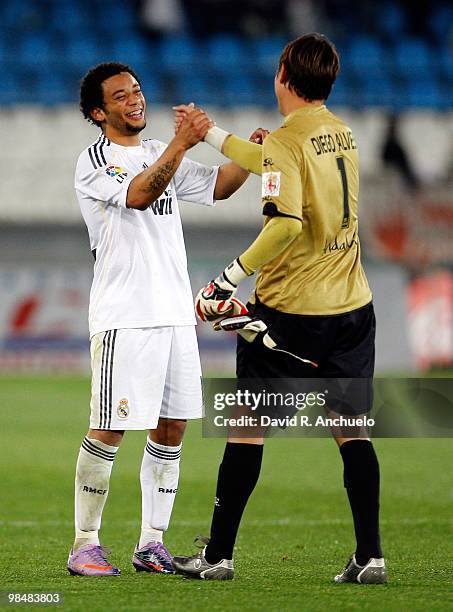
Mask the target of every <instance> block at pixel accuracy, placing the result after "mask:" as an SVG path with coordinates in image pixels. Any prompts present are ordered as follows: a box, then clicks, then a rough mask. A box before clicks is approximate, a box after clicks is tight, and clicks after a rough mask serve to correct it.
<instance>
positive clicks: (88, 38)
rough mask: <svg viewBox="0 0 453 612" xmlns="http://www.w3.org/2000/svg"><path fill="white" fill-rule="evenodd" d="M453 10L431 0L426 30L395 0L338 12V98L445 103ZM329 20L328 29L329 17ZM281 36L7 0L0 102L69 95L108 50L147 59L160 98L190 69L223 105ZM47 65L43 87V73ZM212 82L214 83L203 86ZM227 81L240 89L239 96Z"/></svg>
mask: <svg viewBox="0 0 453 612" xmlns="http://www.w3.org/2000/svg"><path fill="white" fill-rule="evenodd" d="M322 4H323V3H321V5H322ZM325 4H326V5H327V4H328V3H325ZM43 9H44V10H43ZM452 15H453V9H452V8H451V6H450V5H449V4H447V3H436V2H434V3H433V8H432V11H431V13H430V16H429V19H428V21H427V23H426V36H421V35H418V36H416V35H414V34H413V33H412V32H411V31H410V19H408V15H407V12H405V9H404V7H403V5H402V4H400V3H397V2H388V3H384V4H383V5H382V6H380V9H379V11H377V12H376V19H375V21H374V22H373V28H371V29H370V27H368V26H367V21H366V20H365V21H363V22H361V21H360V20H359V19H358V17H357V16H355V15H354V14H353V12H351V14H350V15H349V18H347V16H345V17H344V20H343V21H344V22H346V23H348V22H350V23H351V25H353V26H354V30H353V31H354V35H353V36H351V35H350V33H349V32H348V33H347V35H346V33H345V32H343V33H342V32H340V31H339V33H338V46H339V48H340V51H341V52H342V58H343V66H344V73H345V75H346V76H345V80H344V81H343V82H342V83H341V85H338V87H337V91H336V98H337V100H338V103H339V104H343V103H344V102H347V100H348V99H350V98H354V100H355V102H354V103H355V104H357V105H361V104H363V105H366V106H377V107H386V108H394V109H399V108H401V107H402V106H403V105H404V106H412V107H414V108H438V109H440V110H445V109H447V108H451V93H452V89H453V50H452V47H451V45H450V46H449V44H448V40H449V36H451V23H452ZM368 25H369V24H368ZM328 29H329V28H327V30H328ZM331 29H332V30H333V31H334V32H335V25H332V26H331ZM402 32H403V34H401V33H402ZM334 38H335V36H334ZM284 42H285V39H284V38H282V37H281V36H265V37H255V38H253V39H250V38H246V37H245V36H240V35H239V33H237V32H236V33H234V34H232V33H228V32H225V33H222V32H219V33H216V34H212V35H211V36H209V35H208V36H205V37H204V38H203V39H200V38H197V37H195V36H194V35H192V34H191V33H190V31H185V32H183V33H181V34H177V35H174V36H169V35H168V36H165V35H164V36H158V35H156V36H152V37H150V36H149V35H147V34H146V32H145V29H144V28H143V27H141V24H140V20H139V16H138V13H137V12H136V11H135V8H134V3H133V2H130V3H124V2H120V1H119V0H111V1H110V2H109V3H108V4H107V3H106V2H105V1H103V0H93V1H91V2H89V1H88V0H78V1H75V2H57V1H56V0H44V1H42V2H37V1H36V0H23V1H21V2H9V1H5V2H3V3H2V21H1V23H0V60H1V61H2V66H3V68H4V75H5V86H4V89H3V91H2V93H1V94H0V104H2V105H7V104H20V103H37V104H44V105H46V104H49V105H55V104H60V103H65V102H68V103H69V102H71V103H73V102H74V101H75V100H76V95H77V92H76V88H74V87H72V88H71V87H70V86H68V83H69V82H70V81H71V80H73V81H76V82H77V81H78V80H79V79H80V76H81V75H82V73H83V72H84V71H85V70H86V68H87V66H90V65H93V64H95V63H97V62H99V61H102V60H105V59H109V58H111V59H117V60H122V61H126V60H127V61H128V62H129V63H130V64H131V65H134V66H135V65H138V66H140V68H141V72H142V74H145V70H144V69H145V68H146V73H148V74H149V73H152V79H153V84H155V83H159V86H158V96H157V97H158V99H159V101H162V102H164V103H171V102H173V100H174V95H175V91H176V92H185V91H186V90H187V83H188V82H189V80H190V75H193V77H195V75H197V79H196V86H197V87H200V95H201V98H202V100H203V103H204V104H218V103H219V99H222V105H223V106H241V105H244V104H246V105H247V104H250V103H252V102H253V100H254V98H256V94H255V95H254V89H255V91H256V87H257V82H258V83H259V82H270V81H271V79H272V78H273V75H274V72H275V65H276V60H277V58H278V56H279V53H280V51H281V49H282V46H283V44H284ZM49 67H51V69H52V70H51V72H52V74H53V77H52V84H51V86H50V87H49V86H48V85H46V84H45V82H44V81H45V80H46V79H47V78H48V74H49ZM252 69H253V71H254V74H253V75H252V74H251V70H252ZM239 73H240V74H239ZM147 78H148V79H149V78H150V77H147ZM213 81H214V82H215V87H210V86H209V82H213ZM206 82H207V86H206V87H205V83H206ZM232 85H233V86H236V87H237V88H238V89H237V92H238V95H237V96H235V95H234V94H232V91H231V86H232ZM379 86H381V87H382V89H381V90H379ZM24 90H25V91H24ZM56 90H58V91H56ZM261 90H262V91H264V87H263V88H260V87H259V86H258V92H259V103H260V104H261V105H265V106H272V105H273V102H274V101H273V97H272V96H269V95H264V94H263V95H261ZM399 90H401V94H402V96H403V98H402V97H401V96H400V95H399ZM352 94H354V95H352Z"/></svg>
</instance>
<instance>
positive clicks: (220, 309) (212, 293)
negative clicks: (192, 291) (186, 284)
mask: <svg viewBox="0 0 453 612" xmlns="http://www.w3.org/2000/svg"><path fill="white" fill-rule="evenodd" d="M247 276H248V274H247V273H246V272H245V270H244V269H243V268H242V266H241V264H240V262H239V259H235V260H234V261H233V262H231V263H230V265H229V266H227V267H226V268H225V270H224V271H223V272H222V273H221V274H220V275H219V276H218V277H217V278H215V279H214V280H212V281H211V282H210V283H209V284H208V285H206V286H205V287H202V288H201V289H200V291H199V292H198V294H197V297H196V298H195V311H196V313H197V316H198V318H199V319H200V320H201V321H211V322H214V321H219V320H220V319H222V318H224V317H226V316H233V315H240V314H246V313H247V307H246V306H245V304H243V303H242V302H241V301H240V300H238V299H237V298H235V297H234V294H235V293H236V291H237V287H238V284H239V283H240V282H241V281H242V280H244V278H247Z"/></svg>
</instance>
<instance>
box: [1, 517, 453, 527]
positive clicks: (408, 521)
mask: <svg viewBox="0 0 453 612" xmlns="http://www.w3.org/2000/svg"><path fill="white" fill-rule="evenodd" d="M208 522H209V518H208V517H206V520H204V521H203V520H175V521H172V522H171V524H170V527H172V526H173V527H203V526H205V525H207V524H208ZM139 523H140V521H139V520H138V519H137V520H136V521H118V520H114V521H109V524H113V525H122V526H124V527H135V526H137V525H139ZM350 523H351V521H350V519H304V518H289V517H288V518H279V519H263V520H259V519H253V520H248V521H244V525H248V526H252V527H286V526H306V527H318V526H323V525H325V526H329V525H349V524H350ZM381 524H382V525H407V526H409V527H410V526H417V525H428V524H429V525H433V524H434V525H453V518H451V519H436V518H432V517H426V518H404V519H394V520H390V521H389V520H386V519H383V520H381ZM72 526H73V523H72V521H64V520H43V521H14V520H11V521H8V520H7V521H3V520H0V527H17V528H19V527H20V528H27V527H28V528H42V527H72Z"/></svg>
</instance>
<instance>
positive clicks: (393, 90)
mask: <svg viewBox="0 0 453 612" xmlns="http://www.w3.org/2000/svg"><path fill="white" fill-rule="evenodd" d="M356 95H357V104H358V105H359V106H372V107H383V108H398V107H399V106H400V104H401V98H400V96H399V91H398V88H397V87H396V86H395V85H394V83H393V82H392V80H391V79H390V78H388V77H381V78H376V79H375V78H369V79H365V80H364V81H363V82H362V85H361V87H360V88H359V89H358V90H357V92H356Z"/></svg>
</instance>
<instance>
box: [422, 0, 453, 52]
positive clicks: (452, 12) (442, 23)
mask: <svg viewBox="0 0 453 612" xmlns="http://www.w3.org/2000/svg"><path fill="white" fill-rule="evenodd" d="M452 23H453V5H452V4H451V2H450V3H447V2H445V4H443V5H440V6H438V7H434V9H433V12H432V14H431V17H430V19H429V23H428V26H429V29H430V31H431V34H432V35H433V36H434V37H435V38H436V39H437V41H438V43H439V44H440V45H444V46H445V43H446V41H448V37H449V35H450V34H451V28H452Z"/></svg>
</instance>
